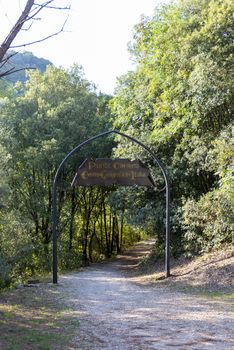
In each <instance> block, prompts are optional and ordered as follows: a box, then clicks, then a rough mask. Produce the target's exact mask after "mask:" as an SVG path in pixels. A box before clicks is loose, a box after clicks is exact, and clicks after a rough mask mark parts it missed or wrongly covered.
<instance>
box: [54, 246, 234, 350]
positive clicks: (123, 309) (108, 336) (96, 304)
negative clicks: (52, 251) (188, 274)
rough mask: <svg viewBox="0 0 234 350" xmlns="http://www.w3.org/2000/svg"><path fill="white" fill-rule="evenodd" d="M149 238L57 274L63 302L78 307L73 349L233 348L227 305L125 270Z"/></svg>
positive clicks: (195, 349)
mask: <svg viewBox="0 0 234 350" xmlns="http://www.w3.org/2000/svg"><path fill="white" fill-rule="evenodd" d="M152 243H153V242H152V241H151V242H147V243H142V244H140V245H137V246H136V247H135V249H133V250H132V251H130V252H128V253H127V254H126V255H122V256H119V257H118V258H117V259H116V260H114V261H112V262H109V263H104V264H95V265H93V266H91V267H89V268H87V269H84V270H83V271H81V272H79V273H74V274H70V275H67V276H62V277H61V278H60V290H61V289H62V291H63V293H64V295H66V300H67V303H68V304H69V305H70V306H71V307H72V308H74V309H76V310H80V311H81V314H80V326H79V328H78V331H77V332H78V334H77V337H76V339H75V346H74V349H80V350H148V349H149V350H150V349H157V350H161V349H172V348H173V349H181V350H185V349H189V350H190V349H191V350H206V349H212V350H216V349H217V350H223V349H230V350H231V349H234V337H233V329H234V322H233V312H231V309H228V307H221V306H220V304H219V303H215V302H211V301H208V300H207V299H201V298H198V297H195V296H189V295H187V294H184V293H180V292H178V291H172V290H171V289H170V290H169V289H167V288H166V287H159V286H154V287H152V286H142V285H137V284H136V283H134V282H132V280H131V277H130V275H129V274H126V272H125V271H124V269H128V268H129V266H133V265H134V264H136V263H137V262H138V260H139V258H140V257H141V256H142V255H144V254H145V253H146V252H147V250H148V249H149V248H150V246H151V245H152Z"/></svg>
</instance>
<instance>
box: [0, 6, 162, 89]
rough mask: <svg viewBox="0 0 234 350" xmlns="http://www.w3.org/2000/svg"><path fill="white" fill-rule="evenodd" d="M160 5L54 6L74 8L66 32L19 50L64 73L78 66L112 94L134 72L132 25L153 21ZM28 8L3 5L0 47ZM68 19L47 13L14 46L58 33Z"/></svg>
mask: <svg viewBox="0 0 234 350" xmlns="http://www.w3.org/2000/svg"><path fill="white" fill-rule="evenodd" d="M40 2H42V0H40ZM160 2H162V0H55V4H57V5H58V6H63V5H69V4H70V5H71V10H70V11H69V17H68V19H67V22H66V25H65V31H64V32H63V33H60V34H59V35H57V36H54V37H52V38H50V39H48V40H47V41H44V42H41V43H38V44H34V45H30V46H26V47H24V48H21V49H18V48H15V50H19V51H22V50H26V51H31V52H33V54H35V55H36V56H38V57H43V58H46V59H49V60H50V61H51V62H52V63H53V64H55V65H56V66H62V67H64V68H69V67H71V66H72V65H73V64H74V63H77V64H79V65H81V66H82V67H83V69H84V73H85V77H86V78H87V79H88V80H90V81H92V82H94V84H95V85H96V86H97V89H98V91H101V92H103V93H107V94H113V93H114V89H115V86H116V78H117V77H120V76H121V75H123V74H125V73H127V71H129V70H133V69H134V65H133V63H132V61H131V58H130V54H129V52H128V49H127V47H128V43H129V42H130V41H132V38H133V27H134V25H135V24H137V23H139V22H140V20H141V16H142V15H146V16H150V17H151V16H152V15H153V13H154V9H155V7H156V6H158V5H159V3H160ZM25 3H26V0H0V23H1V31H0V42H2V41H3V39H4V37H5V36H6V35H7V34H8V32H9V30H10V29H11V27H12V25H13V24H14V23H15V21H16V19H17V18H18V17H19V15H20V14H21V12H22V9H23V8H24V5H25ZM67 14H68V11H57V10H52V9H50V10H43V12H41V13H40V19H38V20H36V21H34V23H33V25H32V26H31V27H30V28H29V29H28V30H25V31H22V32H21V33H20V35H18V36H17V38H16V39H15V41H14V42H13V46H14V45H20V44H22V43H27V42H31V41H33V40H37V39H41V38H43V37H46V36H48V35H50V34H52V33H55V32H56V31H58V30H59V29H60V28H61V27H62V25H63V23H64V21H65V20H66V18H67Z"/></svg>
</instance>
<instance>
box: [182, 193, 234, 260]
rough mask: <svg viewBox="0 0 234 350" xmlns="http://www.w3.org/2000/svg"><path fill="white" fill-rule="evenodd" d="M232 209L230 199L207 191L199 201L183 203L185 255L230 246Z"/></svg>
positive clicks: (226, 194)
mask: <svg viewBox="0 0 234 350" xmlns="http://www.w3.org/2000/svg"><path fill="white" fill-rule="evenodd" d="M233 205H234V201H233V198H232V199H231V196H230V195H228V193H226V192H224V191H221V190H215V191H210V192H209V193H207V194H206V195H204V196H202V197H201V198H200V199H199V201H194V200H187V201H186V203H185V205H184V207H183V228H184V230H185V235H184V239H185V249H186V252H187V255H191V254H196V253H200V252H205V251H209V250H211V249H212V248H213V247H220V246H221V245H222V244H223V243H232V242H233V239H234V220H233V215H232V213H233Z"/></svg>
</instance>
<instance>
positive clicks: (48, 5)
mask: <svg viewBox="0 0 234 350" xmlns="http://www.w3.org/2000/svg"><path fill="white" fill-rule="evenodd" d="M45 9H51V10H65V11H68V10H69V9H70V7H69V6H64V7H61V6H58V5H57V4H56V0H47V1H40V2H36V1H35V0H27V1H26V4H25V7H24V10H23V12H22V13H21V15H20V16H19V18H18V20H17V21H16V23H15V24H14V25H13V27H12V29H11V30H10V32H9V33H8V35H7V36H6V38H5V39H4V40H3V42H2V43H1V45H0V70H1V68H2V67H3V66H4V65H5V64H6V63H7V62H9V60H10V59H11V57H12V56H14V55H15V53H11V54H9V55H7V52H8V50H9V49H10V48H11V45H12V43H13V41H14V39H15V38H16V36H17V35H18V34H19V32H20V31H21V30H23V29H24V30H30V27H31V26H32V24H33V22H34V21H35V20H38V17H37V16H38V14H39V13H40V12H42V11H43V10H45ZM66 21H67V19H66V20H65V21H64V23H63V24H62V26H61V28H60V29H59V30H58V31H56V32H54V33H50V34H48V35H47V36H46V37H43V38H35V39H34V40H33V41H32V42H28V43H22V44H20V45H18V46H17V47H14V48H19V47H25V46H28V45H32V44H35V43H38V42H42V41H45V40H47V39H49V38H51V37H52V36H55V35H58V34H59V33H61V32H63V31H64V27H65V24H66ZM15 71H16V70H15V68H14V67H12V68H9V69H8V70H4V71H3V72H2V73H1V72H0V77H3V76H6V75H9V74H11V73H12V72H15Z"/></svg>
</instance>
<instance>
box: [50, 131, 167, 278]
mask: <svg viewBox="0 0 234 350" xmlns="http://www.w3.org/2000/svg"><path fill="white" fill-rule="evenodd" d="M110 134H118V135H120V136H122V137H125V138H127V139H129V140H130V141H132V142H134V143H136V144H138V145H139V146H141V147H142V148H144V149H145V150H146V151H147V152H148V153H149V154H150V155H151V156H152V157H153V159H154V161H155V162H156V163H157V165H158V166H159V168H160V169H161V171H162V173H163V177H164V180H165V185H166V186H165V187H166V237H165V276H166V277H169V276H170V247H169V241H170V184H169V178H168V175H167V172H166V169H165V167H164V165H163V164H162V162H161V161H160V160H159V159H158V158H157V157H156V155H155V154H154V153H153V152H152V151H151V149H150V148H149V147H147V146H146V145H144V144H143V143H142V142H140V141H138V140H136V139H135V138H134V137H132V136H129V135H126V134H124V133H122V132H120V131H117V130H111V131H106V132H103V133H100V134H97V135H95V136H93V137H91V138H89V139H88V140H86V141H84V142H82V143H80V144H79V145H77V146H76V147H75V148H74V149H73V150H72V151H71V152H69V153H68V154H67V155H66V157H65V158H64V159H63V160H62V162H61V163H60V165H59V167H58V169H57V171H56V174H55V177H54V181H53V187H52V236H53V283H55V284H56V283H58V271H57V232H58V218H57V193H56V189H57V183H58V179H59V176H60V174H61V171H62V169H63V167H64V164H65V162H66V161H67V160H68V158H70V157H71V156H72V155H73V154H74V153H75V152H76V151H78V150H79V149H80V148H81V147H83V146H85V145H86V144H87V143H90V142H92V141H94V140H96V139H97V138H99V137H102V136H105V135H110Z"/></svg>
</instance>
